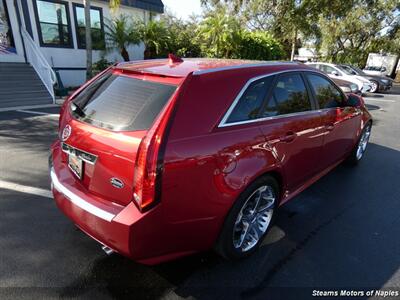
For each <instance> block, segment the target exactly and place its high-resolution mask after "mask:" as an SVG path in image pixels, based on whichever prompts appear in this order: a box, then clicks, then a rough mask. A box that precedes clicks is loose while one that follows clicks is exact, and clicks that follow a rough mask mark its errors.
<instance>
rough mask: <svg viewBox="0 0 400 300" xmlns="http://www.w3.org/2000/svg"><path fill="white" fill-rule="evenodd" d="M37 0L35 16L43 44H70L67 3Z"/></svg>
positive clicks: (66, 45)
mask: <svg viewBox="0 0 400 300" xmlns="http://www.w3.org/2000/svg"><path fill="white" fill-rule="evenodd" d="M53 2H54V3H53ZM53 2H49V1H43V0H37V1H36V6H37V16H38V23H39V30H40V33H41V43H42V44H43V45H54V46H65V47H68V46H72V38H71V32H70V27H69V19H68V6H67V5H68V3H66V2H63V1H53Z"/></svg>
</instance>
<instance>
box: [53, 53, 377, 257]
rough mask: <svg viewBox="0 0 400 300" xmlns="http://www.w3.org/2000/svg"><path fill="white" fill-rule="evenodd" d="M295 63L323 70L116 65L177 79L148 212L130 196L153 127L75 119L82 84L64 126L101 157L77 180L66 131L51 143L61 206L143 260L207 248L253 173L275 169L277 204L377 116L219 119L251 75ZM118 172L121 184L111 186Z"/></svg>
mask: <svg viewBox="0 0 400 300" xmlns="http://www.w3.org/2000/svg"><path fill="white" fill-rule="evenodd" d="M220 68H221V69H220ZM291 70H292V71H302V70H304V71H307V70H312V71H313V72H314V73H318V71H315V69H311V68H308V67H306V66H303V65H297V64H285V63H280V64H279V63H276V64H263V63H261V64H255V62H248V61H232V60H209V59H208V60H206V59H201V60H185V61H184V62H182V63H173V64H171V63H169V62H168V61H167V60H155V61H149V62H139V63H124V64H120V65H118V66H115V67H113V68H112V69H111V71H112V72H114V73H115V74H118V75H120V76H130V77H133V78H136V79H140V80H144V81H155V82H161V83H169V84H174V85H177V86H178V89H177V90H176V92H175V93H174V95H173V96H172V97H171V99H170V100H169V102H168V104H167V105H166V107H165V108H164V109H163V110H162V112H161V113H160V114H159V116H158V117H157V119H159V118H162V116H163V114H164V113H165V110H168V109H170V110H171V113H172V117H171V118H170V120H169V123H168V126H167V131H166V133H165V137H164V138H165V141H166V144H165V149H164V152H163V169H162V173H161V175H159V176H161V179H162V180H161V185H160V186H161V194H160V195H161V196H160V197H161V199H158V200H159V203H158V204H157V205H155V206H154V207H152V208H151V209H150V210H148V211H144V212H142V211H140V210H139V209H138V207H137V205H136V204H135V203H134V201H133V192H132V191H133V188H134V186H133V182H134V176H135V174H134V172H135V164H136V158H137V151H138V148H139V145H140V143H141V141H142V140H143V138H144V137H145V136H146V134H148V132H149V130H140V131H124V132H115V131H110V130H106V129H101V128H97V127H94V126H92V125H90V124H86V123H84V122H82V121H79V120H76V119H75V118H74V117H73V116H72V114H71V112H70V109H69V108H68V106H69V105H70V102H71V101H72V100H73V99H74V96H75V95H77V94H79V92H80V91H81V90H82V89H80V90H78V91H77V92H76V93H75V95H73V96H72V97H71V99H70V100H68V101H66V102H65V103H64V105H63V107H62V109H61V117H60V131H62V130H63V128H64V127H65V126H66V125H67V124H68V125H70V126H71V128H72V134H71V136H70V137H69V138H68V140H67V141H66V142H67V143H68V145H70V146H72V147H75V148H77V149H79V150H82V151H85V152H88V153H91V154H93V155H96V156H97V157H98V159H97V161H96V163H95V164H94V165H90V164H85V166H84V169H83V172H84V174H83V177H82V180H78V179H77V178H76V176H75V175H74V174H72V172H71V170H70V169H69V168H68V166H67V154H66V153H64V152H63V151H62V149H61V144H60V141H56V142H55V143H54V144H53V145H52V148H51V153H52V155H51V157H52V179H53V186H55V188H53V189H52V190H53V194H54V198H55V200H56V203H57V205H58V207H59V208H60V209H61V210H62V211H63V212H64V213H65V214H66V215H67V216H68V217H69V218H70V219H71V220H72V221H73V222H74V223H75V224H76V225H77V226H79V227H80V228H81V229H82V230H83V231H85V232H86V233H87V234H88V235H90V236H91V237H93V238H94V239H96V240H97V241H99V242H100V243H102V244H103V245H106V246H108V247H110V248H111V249H113V250H115V251H117V252H119V253H121V254H123V255H125V256H128V257H130V258H132V259H135V260H137V261H139V262H143V263H147V264H155V263H159V262H162V261H165V260H170V259H174V258H177V257H180V256H183V255H187V254H190V253H194V252H198V251H203V250H207V249H210V248H211V247H213V245H214V243H215V241H216V240H217V238H218V235H219V232H220V230H221V227H222V225H223V222H224V219H225V217H226V215H227V213H228V212H229V210H230V208H231V207H232V205H233V203H234V202H235V200H236V199H237V197H238V196H239V195H240V193H241V192H242V191H243V190H244V189H245V188H246V187H247V186H248V185H249V183H251V182H252V181H254V180H255V179H256V178H258V177H259V176H261V175H263V174H266V173H270V174H272V175H273V176H275V177H276V179H277V180H278V181H279V183H280V186H281V199H280V204H283V203H285V202H286V201H288V200H289V199H291V198H292V197H294V196H295V195H297V194H298V193H299V192H300V191H302V190H304V189H305V188H306V187H308V186H309V185H310V184H312V183H313V182H315V181H316V180H317V179H318V178H320V177H321V176H323V175H325V174H326V173H327V172H329V171H330V170H331V169H332V168H334V167H335V166H336V165H337V164H339V163H340V162H341V161H343V160H344V159H345V158H346V156H347V155H348V154H349V153H350V151H351V150H352V149H353V147H354V145H355V144H356V142H357V140H358V138H359V135H360V132H361V130H362V128H363V127H364V126H365V124H366V123H367V122H370V121H371V116H370V114H369V113H368V111H367V109H366V108H365V106H364V105H360V107H344V108H337V109H330V110H318V109H316V110H313V111H311V112H309V113H306V114H300V115H287V116H281V117H279V118H271V119H266V120H260V121H259V122H254V123H247V124H243V125H235V126H227V127H219V126H218V125H219V124H220V122H221V120H222V118H223V116H224V115H225V113H226V111H227V110H228V108H229V106H230V105H231V104H232V101H233V99H235V97H236V96H237V95H238V94H239V92H240V91H241V90H242V88H243V86H244V85H245V84H246V83H247V82H248V81H249V80H250V79H252V78H255V77H258V76H263V75H268V74H275V73H279V72H288V71H291ZM109 71H110V70H109ZM99 76H102V75H101V74H100V75H99ZM94 80H96V79H94ZM88 84H90V83H88ZM88 84H86V86H87V85H88ZM86 86H84V87H83V89H84V88H85V87H86ZM359 99H360V101H362V98H361V97H360V98H359ZM361 103H362V102H361ZM113 177H118V178H119V179H121V180H122V181H123V182H124V184H125V185H124V187H123V188H121V189H116V188H113V187H112V186H111V185H110V184H109V182H110V178H113ZM57 184H58V185H60V184H61V185H62V186H63V188H56V185H57ZM96 208H99V210H96ZM91 209H94V211H95V213H92V212H91ZM96 212H97V213H96Z"/></svg>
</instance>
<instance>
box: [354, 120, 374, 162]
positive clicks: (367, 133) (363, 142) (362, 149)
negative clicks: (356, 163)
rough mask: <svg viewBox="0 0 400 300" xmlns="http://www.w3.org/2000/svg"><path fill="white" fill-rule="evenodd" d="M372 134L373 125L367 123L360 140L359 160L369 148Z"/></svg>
mask: <svg viewBox="0 0 400 300" xmlns="http://www.w3.org/2000/svg"><path fill="white" fill-rule="evenodd" d="M370 135H371V125H367V127H366V128H365V129H364V130H363V133H362V135H361V138H360V141H359V142H358V146H357V153H356V158H357V160H360V159H361V158H362V157H363V155H364V152H365V150H366V149H367V145H368V141H369V137H370Z"/></svg>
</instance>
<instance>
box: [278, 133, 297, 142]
mask: <svg viewBox="0 0 400 300" xmlns="http://www.w3.org/2000/svg"><path fill="white" fill-rule="evenodd" d="M296 137H297V134H296V133H295V132H292V131H289V132H287V133H286V135H285V136H283V137H281V138H280V139H279V140H280V141H281V142H283V143H290V142H293V141H294V139H295V138H296Z"/></svg>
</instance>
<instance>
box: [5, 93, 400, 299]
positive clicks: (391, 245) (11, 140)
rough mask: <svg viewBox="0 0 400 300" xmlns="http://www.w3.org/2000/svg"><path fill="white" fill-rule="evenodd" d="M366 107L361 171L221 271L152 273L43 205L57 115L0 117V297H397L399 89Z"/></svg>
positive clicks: (192, 265) (328, 179) (184, 264)
mask: <svg viewBox="0 0 400 300" xmlns="http://www.w3.org/2000/svg"><path fill="white" fill-rule="evenodd" d="M366 103H367V104H368V107H369V108H370V110H371V112H372V114H373V116H374V119H375V124H374V127H373V134H372V138H371V144H370V146H369V149H368V150H367V153H366V156H365V158H364V160H363V161H362V163H361V164H360V165H359V166H358V167H357V168H350V167H346V166H339V167H338V168H337V169H335V170H334V171H332V172H331V173H329V174H328V175H327V176H325V177H324V178H322V179H321V180H320V181H319V182H317V183H316V184H314V185H313V186H312V187H310V188H308V189H307V190H306V191H304V192H303V193H302V194H301V195H299V196H297V197H296V198H295V199H293V200H292V201H291V202H290V203H288V204H287V205H285V206H284V207H283V208H282V209H281V210H280V212H279V215H278V217H277V220H276V225H275V226H274V227H273V229H272V231H271V234H270V235H269V236H268V237H267V239H266V240H265V241H264V243H263V245H262V247H261V249H260V251H258V252H257V253H256V254H255V255H254V256H252V257H251V258H249V259H246V260H243V261H240V262H234V263H233V262H227V261H224V260H222V259H220V258H219V257H217V256H216V255H215V254H213V253H212V252H210V253H201V254H198V255H194V256H190V257H187V258H184V259H180V260H177V261H173V262H170V263H165V264H162V265H159V266H155V267H148V266H143V265H140V264H137V263H135V262H133V261H130V260H128V259H126V258H123V257H121V256H118V255H113V256H109V257H108V256H106V255H105V254H104V253H103V252H102V251H101V250H100V247H99V245H98V244H97V243H96V242H95V241H93V240H91V239H90V238H88V237H87V236H85V235H84V234H83V233H82V232H80V231H78V230H76V229H75V227H74V225H73V224H71V222H70V221H69V220H68V219H67V218H65V217H64V215H63V214H61V213H60V212H59V211H58V209H57V208H56V206H55V204H54V203H53V201H52V199H51V198H50V197H49V191H48V188H49V179H48V172H47V154H48V148H49V145H50V143H51V142H52V141H53V140H54V139H55V138H56V134H57V133H56V128H57V113H58V109H57V108H50V109H42V110H30V111H23V112H21V111H19V112H3V113H0V298H2V299H3V298H16V297H18V298H20V297H25V298H27V299H31V298H42V297H44V296H47V297H53V298H60V297H62V298H66V299H68V298H75V297H80V298H97V299H103V298H104V299H111V298H129V299H142V298H143V299H154V298H169V299H170V298H175V297H182V298H197V299H220V298H223V299H237V298H248V297H250V298H260V299H274V298H280V299H303V298H305V299H307V298H311V294H312V291H313V289H323V290H329V289H337V288H348V289H361V288H365V289H367V288H368V289H372V288H378V289H379V288H384V287H385V288H397V289H400V238H399V237H400V217H399V212H400V180H399V176H400V175H399V173H400V88H399V87H397V88H395V89H394V90H393V91H391V92H390V94H384V95H383V94H376V95H370V97H367V98H366ZM280 287H286V288H285V289H282V288H280Z"/></svg>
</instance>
